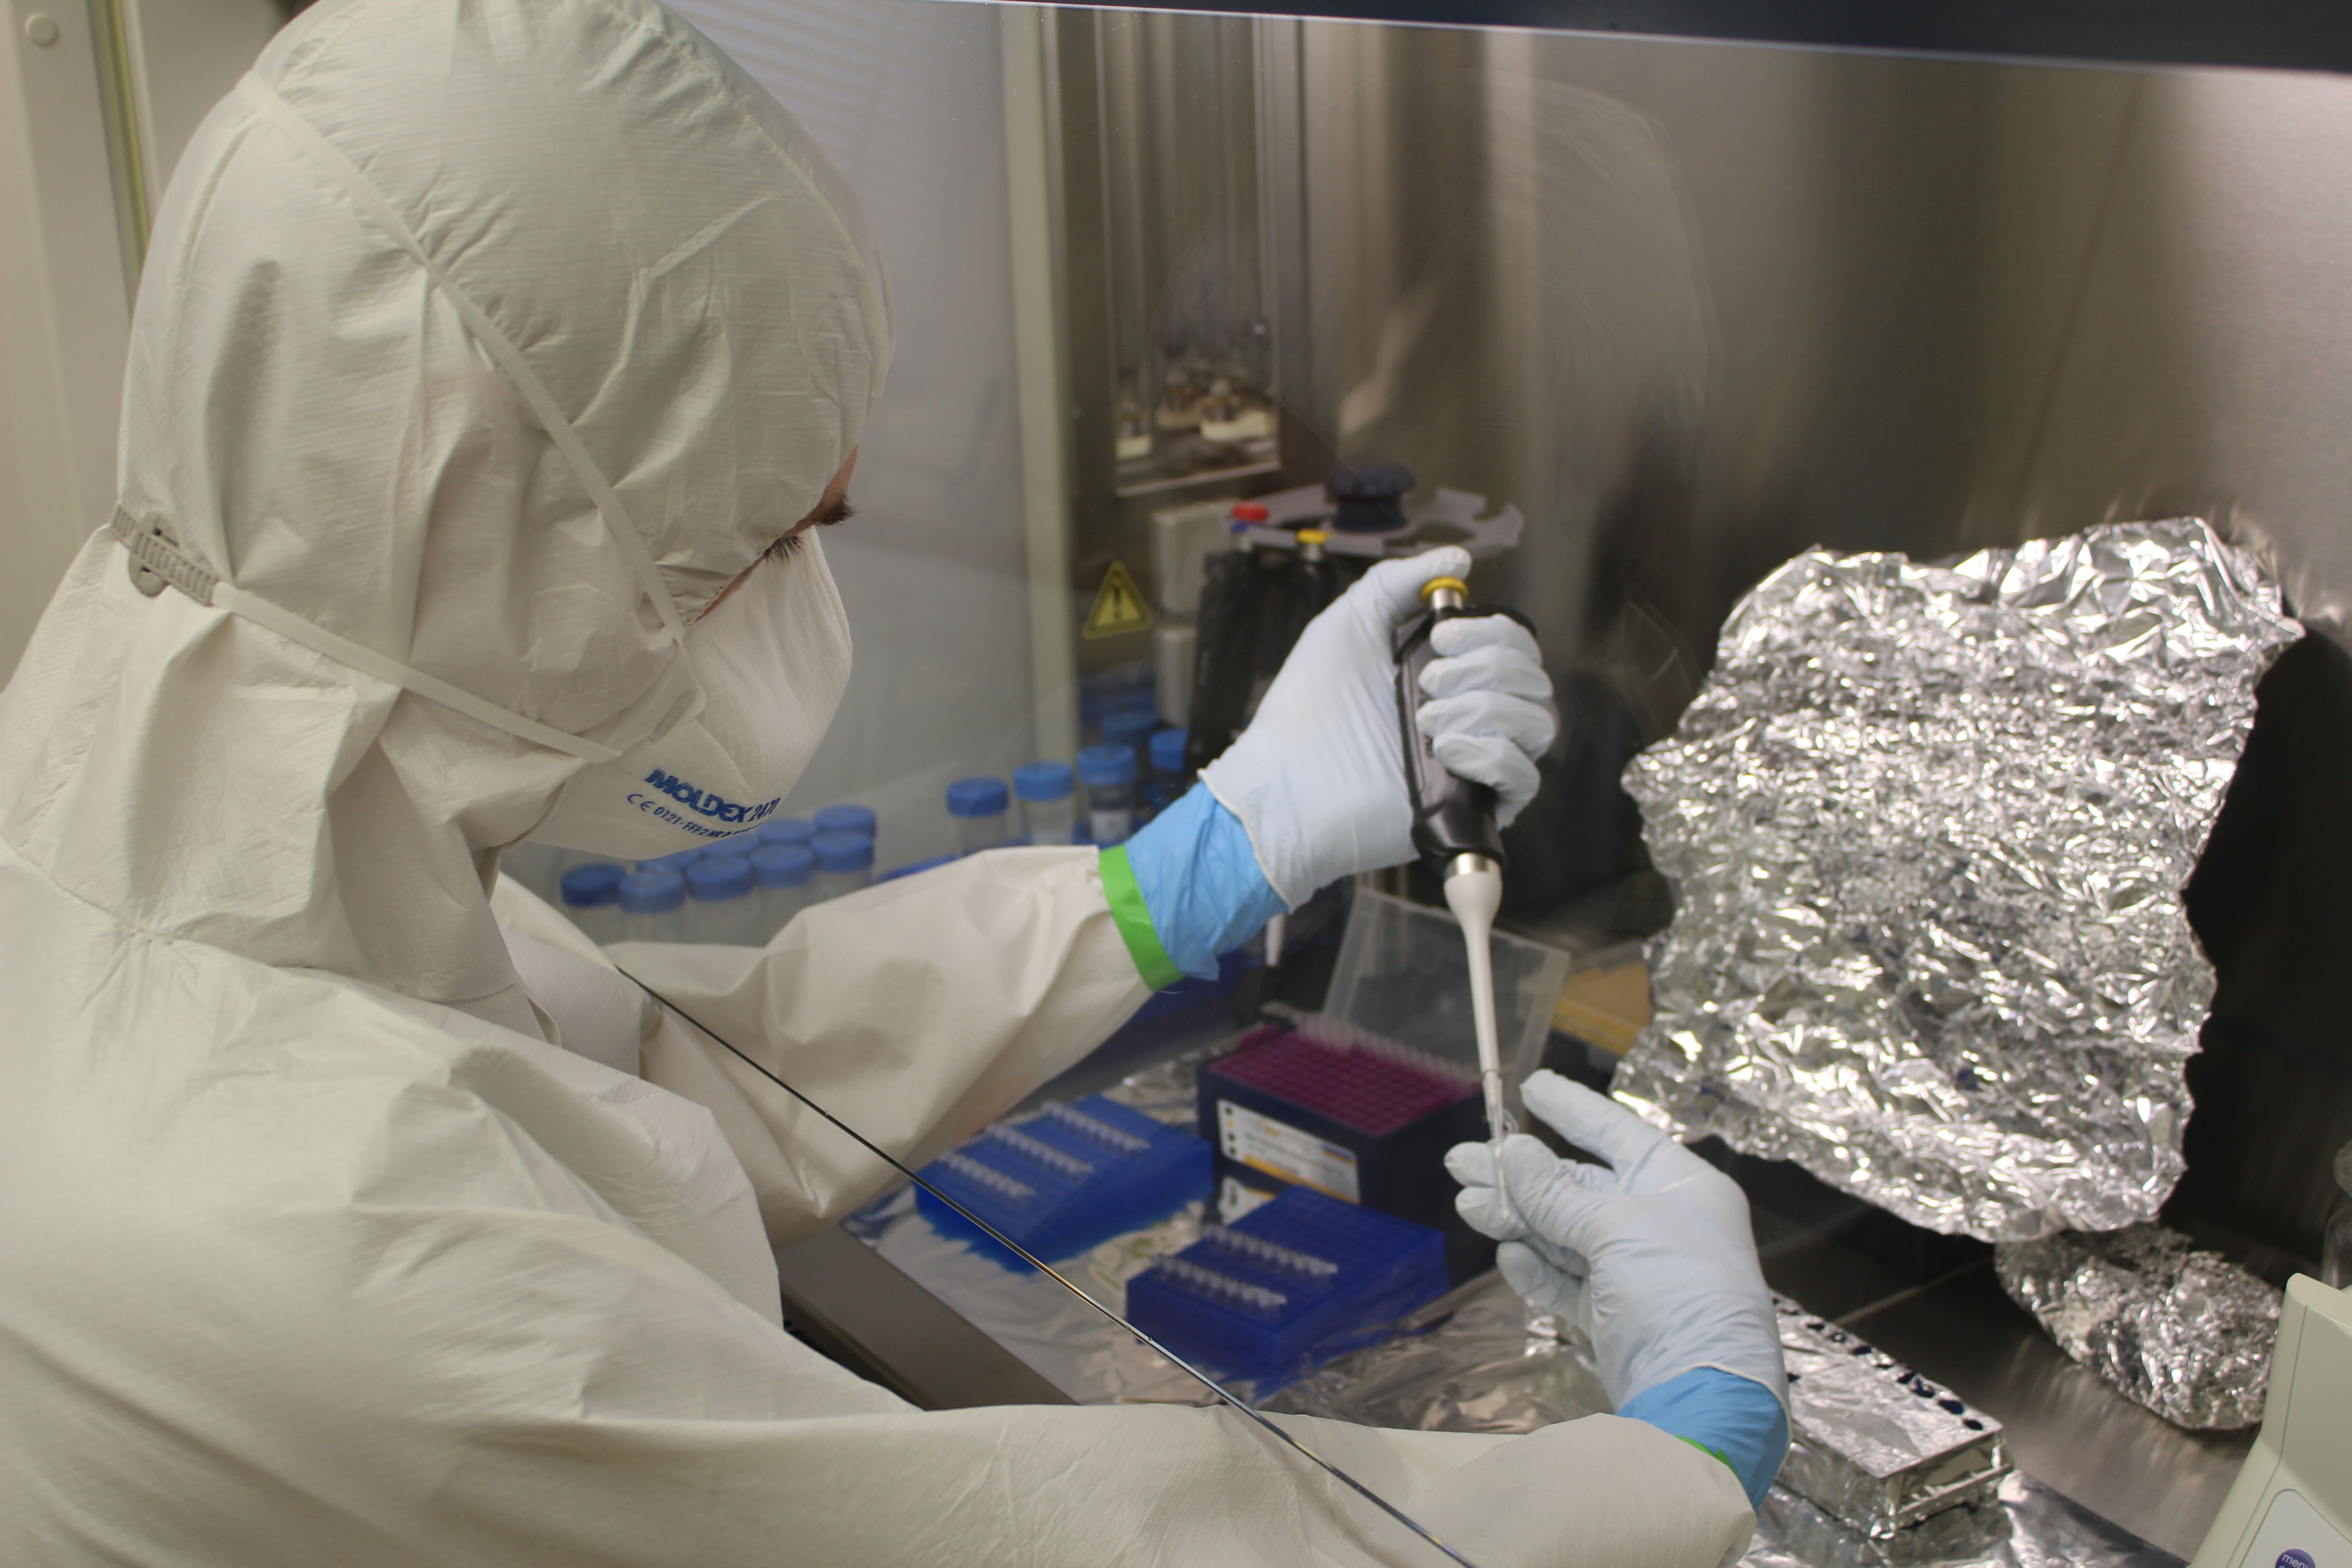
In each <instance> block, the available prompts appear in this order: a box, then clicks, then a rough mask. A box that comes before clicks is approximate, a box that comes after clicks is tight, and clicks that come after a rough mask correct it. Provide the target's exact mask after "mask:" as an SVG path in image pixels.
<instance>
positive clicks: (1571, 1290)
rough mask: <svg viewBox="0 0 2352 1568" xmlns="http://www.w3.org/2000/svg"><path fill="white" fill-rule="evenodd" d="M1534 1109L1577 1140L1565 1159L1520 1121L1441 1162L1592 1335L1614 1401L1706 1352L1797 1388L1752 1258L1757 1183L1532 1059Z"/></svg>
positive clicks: (1511, 1268) (1536, 1281) (1517, 1282)
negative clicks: (1741, 1181) (1519, 1129)
mask: <svg viewBox="0 0 2352 1568" xmlns="http://www.w3.org/2000/svg"><path fill="white" fill-rule="evenodd" d="M1520 1092H1521V1094H1522V1095H1523V1096H1524V1097H1525V1099H1526V1100H1527V1104H1528V1110H1532V1111H1534V1112H1535V1113H1536V1114H1537V1115H1538V1116H1540V1117H1542V1118H1543V1119H1544V1120H1545V1121H1548V1122H1549V1123H1550V1124H1551V1125H1552V1126H1553V1127H1554V1128H1556V1129H1558V1130H1559V1134H1560V1136H1562V1137H1564V1138H1566V1139H1567V1140H1568V1141H1569V1142H1571V1143H1573V1144H1575V1145H1576V1146H1577V1147H1578V1148H1580V1149H1584V1150H1589V1151H1590V1152H1592V1153H1595V1154H1598V1155H1600V1156H1601V1158H1602V1159H1604V1160H1606V1161H1608V1162H1609V1163H1607V1164H1606V1165H1585V1164H1579V1163H1575V1162H1573V1161H1569V1160H1562V1159H1560V1158H1559V1156H1558V1155H1556V1154H1554V1153H1553V1152H1551V1151H1550V1150H1549V1149H1547V1148H1545V1147H1544V1146H1543V1144H1542V1143H1541V1142H1538V1140H1536V1139H1534V1138H1530V1137H1528V1136H1527V1135H1526V1134H1524V1133H1521V1134H1519V1135H1517V1136H1515V1137H1513V1138H1510V1139H1508V1140H1507V1141H1506V1142H1504V1144H1503V1176H1504V1183H1505V1187H1506V1189H1507V1194H1508V1200H1509V1201H1508V1203H1506V1202H1505V1200H1504V1195H1503V1194H1498V1193H1497V1192H1496V1187H1495V1159H1494V1152H1493V1151H1492V1150H1491V1149H1489V1148H1488V1147H1487V1146H1486V1145H1485V1144H1483V1143H1461V1144H1456V1145H1455V1146H1454V1149H1453V1150H1452V1152H1449V1153H1448V1154H1447V1155H1446V1156H1445V1168H1446V1170H1447V1171H1448V1172H1450V1173H1452V1174H1453V1176H1454V1180H1455V1181H1457V1182H1460V1183H1461V1184H1463V1190H1462V1191H1461V1192H1459V1193H1457V1194H1454V1207H1455V1208H1456V1209H1457V1210H1458V1211H1460V1213H1461V1215H1462V1217H1463V1218H1464V1219H1465V1220H1467V1221H1468V1222H1469V1223H1470V1225H1471V1226H1473V1227H1474V1228H1475V1229H1477V1230H1479V1231H1482V1232H1484V1233H1485V1234H1486V1235H1488V1236H1491V1237H1496V1239H1497V1240H1499V1241H1501V1242H1502V1243H1503V1245H1502V1247H1501V1248H1500V1249H1499V1250H1498V1251H1497V1252H1496V1259H1495V1260H1496V1266H1497V1267H1499V1268H1501V1269H1502V1271H1503V1278H1504V1279H1506V1280H1507V1281H1509V1283H1510V1287H1511V1289H1514V1290H1517V1292H1518V1293H1519V1294H1520V1295H1521V1296H1523V1297H1525V1298H1526V1299H1527V1302H1528V1306H1530V1307H1533V1308H1535V1309H1536V1310H1538V1311H1544V1312H1556V1313H1558V1314H1559V1315H1560V1316H1561V1317H1564V1318H1566V1319H1568V1320H1569V1321H1571V1322H1573V1323H1575V1324H1576V1325H1577V1326H1578V1327H1580V1328H1581V1329H1583V1330H1584V1331H1585V1332H1586V1333H1587V1334H1588V1335H1590V1336H1591V1340H1592V1347H1593V1350H1594V1352H1595V1353H1596V1354H1597V1355H1598V1356H1599V1358H1600V1362H1601V1387H1602V1388H1604V1389H1606V1390H1607V1391H1608V1394H1609V1397H1610V1398H1611V1399H1612V1400H1613V1401H1615V1402H1616V1403H1617V1404H1618V1405H1621V1406H1622V1405H1623V1404H1624V1403H1625V1402H1626V1401H1627V1400H1629V1399H1631V1398H1633V1396H1634V1395H1635V1394H1640V1393H1643V1391H1644V1390H1647V1389H1652V1388H1655V1387H1657V1386H1658V1385H1659V1384H1663V1383H1664V1382H1666V1381H1668V1380H1669V1379H1671V1378H1675V1377H1679V1376H1681V1375H1682V1374H1683V1373H1686V1372H1689V1371H1691V1370H1692V1369H1694V1368H1696V1367H1702V1366H1711V1367H1715V1368H1717V1369H1718V1370H1720V1371H1723V1372H1727V1373H1734V1374H1736V1375H1738V1376H1740V1377H1745V1378H1748V1379H1751V1380H1753V1381H1754V1382H1757V1383H1759V1384H1763V1385H1764V1387H1765V1388H1766V1389H1768V1390H1769V1391H1770V1393H1771V1394H1772V1395H1773V1397H1774V1398H1776V1399H1779V1400H1780V1401H1781V1403H1782V1404H1783V1405H1786V1404H1787V1402H1788V1377H1787V1374H1786V1372H1785V1370H1784V1369H1783V1367H1782V1365H1781V1361H1780V1325H1779V1322H1778V1321H1777V1320H1776V1318H1775V1316H1774V1313H1773V1310H1772V1296H1771V1292H1770V1291H1769V1290H1768V1289H1765V1286H1764V1273H1763V1269H1762V1268H1760V1267H1759V1265H1758V1263H1757V1261H1756V1241H1755V1237H1754V1234H1753V1233H1752V1232H1751V1231H1750V1230H1749V1228H1748V1198H1747V1195H1746V1194H1743V1193H1742V1192H1741V1191H1740V1190H1739V1187H1738V1184H1737V1183H1735V1182H1734V1181H1732V1179H1731V1178H1730V1177H1729V1176H1727V1175H1725V1174H1724V1173H1722V1172H1720V1171H1718V1170H1717V1169H1716V1168H1715V1167H1714V1166H1712V1165H1710V1164H1708V1163H1706V1161H1704V1160H1702V1159H1700V1158H1699V1157H1698V1156H1697V1155H1696V1154H1694V1153H1692V1152H1690V1151H1689V1150H1687V1149H1685V1148H1684V1147H1683V1146H1682V1145H1681V1144H1679V1143H1677V1142H1675V1141H1674V1140H1673V1139H1671V1138H1669V1137H1667V1136H1666V1135H1665V1134H1664V1133H1663V1132H1660V1131H1658V1130H1657V1129H1656V1128H1654V1127H1652V1126H1651V1125H1650V1124H1649V1123H1648V1122H1646V1121H1643V1120H1642V1119H1641V1118H1640V1117H1638V1116H1635V1115H1634V1114H1633V1112H1632V1111H1630V1110H1626V1109H1625V1108H1624V1107H1623V1106H1622V1105H1619V1104H1618V1103H1616V1101H1614V1100H1609V1099H1607V1098H1605V1097H1604V1096H1601V1095H1598V1094H1595V1093H1593V1092H1592V1091H1591V1089H1587V1088H1585V1087H1584V1086H1583V1085H1582V1084H1579V1083H1571V1082H1570V1081H1569V1080H1568V1079H1564V1078H1561V1077H1560V1076H1559V1074H1558V1073H1553V1072H1538V1073H1536V1074H1535V1075H1533V1076H1532V1077H1530V1078H1529V1079H1528V1081H1527V1083H1526V1084H1525V1085H1524V1086H1523V1087H1522V1089H1521V1090H1520Z"/></svg>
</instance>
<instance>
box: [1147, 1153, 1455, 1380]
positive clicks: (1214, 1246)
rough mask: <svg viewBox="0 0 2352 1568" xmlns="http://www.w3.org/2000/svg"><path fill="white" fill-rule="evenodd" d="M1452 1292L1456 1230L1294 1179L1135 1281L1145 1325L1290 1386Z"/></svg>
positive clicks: (1232, 1373) (1184, 1348) (1202, 1354)
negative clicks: (1448, 1264)
mask: <svg viewBox="0 0 2352 1568" xmlns="http://www.w3.org/2000/svg"><path fill="white" fill-rule="evenodd" d="M1446 1289H1447V1279H1446V1275H1445V1238H1444V1237H1443V1236H1441V1235H1440V1234H1438V1233H1437V1232H1436V1231H1433V1230H1432V1229H1430V1228H1429V1227H1428V1226H1424V1225H1415V1224H1413V1223H1412V1221H1411V1220H1405V1219H1399V1218H1397V1217H1396V1216H1395V1215H1385V1214H1381V1213H1380V1212H1379V1211H1377V1210H1374V1209H1367V1208H1359V1207H1358V1206H1356V1205H1354V1204H1345V1203H1341V1202H1339V1200H1338V1199H1337V1198H1330V1197H1326V1196H1325V1195H1324V1194H1321V1193H1318V1192H1316V1191H1314V1190H1313V1189H1312V1188H1309V1187H1291V1188H1288V1189H1286V1190H1285V1191H1284V1192H1283V1193H1282V1194H1280V1195H1279V1196H1277V1197H1276V1198H1274V1199H1273V1200H1272V1201H1271V1202H1269V1203H1267V1204H1265V1205H1263V1206H1261V1207H1259V1208H1257V1209H1255V1210H1253V1211H1251V1212H1250V1213H1249V1214H1247V1215H1244V1216H1243V1217H1242V1218H1241V1219H1239V1220H1236V1221H1235V1222H1234V1224H1233V1225H1231V1226H1205V1227H1203V1229H1202V1233H1201V1239H1200V1240H1199V1241H1198V1242H1196V1243H1195V1244H1193V1245H1192V1246H1191V1247H1186V1248H1185V1249H1184V1250H1183V1251H1181V1252H1180V1253H1178V1254H1176V1255H1175V1256H1174V1257H1173V1258H1161V1259H1160V1261H1159V1262H1157V1263H1155V1264H1153V1265H1152V1266H1151V1268H1149V1269H1147V1270H1146V1271H1145V1272H1143V1273H1141V1274H1139V1275H1137V1276H1136V1277H1135V1278H1134V1279H1130V1280H1129V1281H1128V1284H1127V1310H1128V1316H1129V1319H1130V1320H1131V1321H1133V1322H1134V1324H1135V1326H1136V1327H1137V1328H1139V1329H1141V1330H1143V1331H1145V1332H1147V1333H1150V1334H1151V1335H1153V1336H1154V1337H1156V1338H1158V1339H1160V1340H1161V1341H1162V1342H1165V1343H1166V1344H1167V1345H1168V1347H1169V1348H1170V1349H1171V1350H1173V1351H1175V1352H1178V1353H1179V1354H1181V1355H1186V1356H1190V1357H1192V1358H1194V1359H1197V1360H1199V1361H1201V1362H1202V1363H1205V1364H1206V1365H1207V1366H1208V1367H1209V1368H1210V1369H1211V1370H1213V1371H1215V1372H1218V1373H1223V1374H1224V1375H1226V1376H1228V1377H1248V1378H1255V1379H1260V1380H1264V1381H1265V1382H1268V1383H1281V1382H1286V1381H1287V1380H1289V1379H1291V1378H1294V1377H1297V1376H1299V1375H1301V1374H1302V1373H1307V1372H1309V1371H1312V1370H1313V1369H1314V1368H1316V1367H1318V1366H1320V1365H1322V1364H1323V1363H1325V1362H1327V1361H1329V1360H1331V1359H1332V1358H1333V1357H1334V1356H1338V1355H1342V1354H1344V1353H1346V1352H1349V1351H1351V1350H1355V1349H1358V1348H1360V1346H1363V1345H1366V1344H1369V1343H1370V1342H1372V1341H1373V1340H1375V1339H1377V1338H1379V1337H1380V1334H1381V1330H1382V1329H1383V1328H1385V1327H1386V1325H1387V1324H1389V1323H1390V1322H1391V1321H1394V1320H1395V1319H1397V1318H1400V1317H1402V1316H1403V1315H1404V1314H1405V1313H1407V1312H1410V1311H1412V1310H1413V1309H1414V1308H1416V1307H1419V1306H1422V1305H1423V1304H1425V1303H1427V1302H1430V1301H1433V1300H1436V1299H1437V1298H1438V1297H1440V1296H1442V1295H1444V1293H1445V1291H1446Z"/></svg>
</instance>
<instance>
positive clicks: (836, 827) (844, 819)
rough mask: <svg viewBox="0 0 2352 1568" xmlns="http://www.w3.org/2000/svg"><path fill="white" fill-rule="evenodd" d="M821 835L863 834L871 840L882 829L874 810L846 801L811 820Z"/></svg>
mask: <svg viewBox="0 0 2352 1568" xmlns="http://www.w3.org/2000/svg"><path fill="white" fill-rule="evenodd" d="M810 820H811V821H812V822H813V823H814V825H815V826H816V830H817V832H819V833H863V834H864V835H866V837H868V838H871V837H874V836H875V834H876V832H877V830H878V828H879V827H880V826H881V825H880V821H879V819H877V817H876V816H875V815H874V811H873V808H872V807H870V806H863V805H857V804H856V802H854V801H844V802H842V803H841V804H840V805H828V806H824V807H823V808H821V809H820V810H819V811H818V812H817V813H816V815H815V816H814V817H812V818H811V819H810Z"/></svg>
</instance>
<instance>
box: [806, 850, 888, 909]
mask: <svg viewBox="0 0 2352 1568" xmlns="http://www.w3.org/2000/svg"><path fill="white" fill-rule="evenodd" d="M809 849H810V851H811V852H812V853H813V854H814V855H815V856H816V878H815V879H814V881H813V882H812V883H811V884H810V886H811V887H812V888H814V889H815V892H814V899H813V900H812V901H814V900H822V899H837V898H839V897H841V895H842V894H844V893H854V892H856V891H857V889H860V888H862V887H864V886H866V884H867V883H868V882H870V881H872V880H873V879H874V840H872V839H871V838H868V837H866V835H864V834H863V833H820V834H818V835H817V836H816V837H814V838H812V839H810V840H809Z"/></svg>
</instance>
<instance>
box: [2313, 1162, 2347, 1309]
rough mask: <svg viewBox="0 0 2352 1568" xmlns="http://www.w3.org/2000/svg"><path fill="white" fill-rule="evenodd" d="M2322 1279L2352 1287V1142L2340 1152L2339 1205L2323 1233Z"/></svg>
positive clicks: (2321, 1243)
mask: <svg viewBox="0 0 2352 1568" xmlns="http://www.w3.org/2000/svg"><path fill="white" fill-rule="evenodd" d="M2319 1282H2320V1283H2321V1284H2323V1285H2333V1286H2334V1287H2336V1289H2338V1290H2352V1143H2347V1144H2346V1145H2344V1147H2343V1148H2341V1149H2338V1150H2337V1151H2336V1206H2335V1207H2334V1208H2332V1209H2330V1210H2329V1211H2328V1213H2327V1228H2326V1232H2325V1233H2324V1234H2323V1235H2322V1236H2321V1237H2320V1242H2319Z"/></svg>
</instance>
